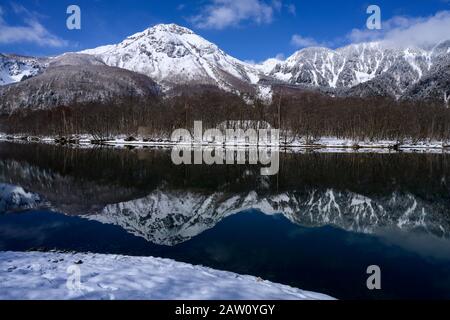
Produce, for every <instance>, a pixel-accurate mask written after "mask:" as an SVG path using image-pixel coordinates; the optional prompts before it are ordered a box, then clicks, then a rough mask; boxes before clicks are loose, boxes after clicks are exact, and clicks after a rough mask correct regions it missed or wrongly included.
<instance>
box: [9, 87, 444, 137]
mask: <svg viewBox="0 0 450 320" xmlns="http://www.w3.org/2000/svg"><path fill="white" fill-rule="evenodd" d="M200 120H201V121H203V125H204V128H213V127H216V126H217V125H219V124H221V123H223V122H225V121H247V120H255V121H254V122H253V123H254V125H255V126H256V125H257V124H256V123H258V121H259V122H260V121H265V122H268V123H269V124H270V125H271V126H272V127H274V128H280V129H281V133H282V137H283V138H284V139H286V140H289V139H295V138H304V139H306V140H308V141H311V142H314V141H315V140H316V139H318V138H319V137H323V136H330V137H337V138H350V139H355V140H372V141H373V140H381V139H389V140H397V141H399V142H401V141H403V140H405V139H412V140H413V141H419V140H426V139H437V140H443V141H447V140H450V109H447V108H445V107H443V106H441V105H439V104H433V103H425V102H406V101H403V102H400V101H394V100H392V99H385V98H365V99H362V98H333V97H329V96H324V95H321V94H318V93H314V92H301V93H295V94H292V93H283V92H282V91H278V92H277V93H276V94H275V95H274V97H273V100H272V103H270V104H264V103H262V102H260V101H256V102H254V103H253V104H251V105H249V104H248V103H245V102H244V101H243V100H242V99H241V98H239V97H238V96H236V95H233V94H228V93H224V92H219V91H214V90H211V91H205V92H201V93H198V94H191V95H182V96H177V97H172V98H167V99H163V100H152V101H146V100H142V99H137V98H121V99H116V100H114V101H110V102H104V103H100V102H91V103H87V104H73V105H70V106H61V107H58V108H54V109H51V110H38V111H31V110H21V111H19V112H15V113H13V114H11V115H4V116H2V117H1V118H0V131H2V132H6V133H8V134H21V135H28V136H30V135H31V136H43V135H49V136H61V137H67V136H72V135H81V134H90V135H92V136H94V137H95V138H96V139H99V140H102V139H107V138H111V137H113V136H116V135H128V136H130V137H138V136H142V137H143V138H152V137H165V138H168V137H170V134H171V133H172V132H173V131H174V130H175V129H178V128H186V129H190V128H192V126H193V123H194V121H200ZM250 123H252V122H250ZM255 129H257V128H255Z"/></svg>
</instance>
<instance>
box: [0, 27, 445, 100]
mask: <svg viewBox="0 0 450 320" xmlns="http://www.w3.org/2000/svg"><path fill="white" fill-rule="evenodd" d="M77 54H83V55H90V56H93V57H94V58H93V59H95V60H96V61H98V62H102V63H104V64H105V65H106V66H109V67H117V68H121V69H126V70H128V71H131V72H135V73H139V74H143V75H145V76H148V77H149V78H151V79H152V80H154V81H155V82H157V83H158V84H159V85H160V86H161V87H162V89H163V91H164V92H169V91H170V90H171V89H173V88H176V87H177V86H180V85H186V84H189V85H194V86H195V85H207V86H211V85H212V86H216V87H218V88H220V89H222V90H225V91H228V92H232V93H236V94H239V95H241V96H242V97H244V98H246V99H247V98H248V99H253V98H259V99H261V100H266V101H270V100H271V97H272V94H273V86H274V85H281V86H283V85H284V86H294V87H296V88H298V89H300V90H302V89H304V88H306V89H312V90H317V91H319V92H325V93H327V94H329V95H333V96H342V97H348V96H357V97H371V96H388V97H391V98H394V99H397V100H398V99H410V100H438V101H443V102H444V103H446V104H447V105H448V101H449V99H448V97H449V96H450V87H449V86H448V83H449V79H448V77H449V73H448V72H447V71H446V70H447V69H448V68H449V66H450V40H448V41H443V42H441V43H438V44H436V45H435V46H434V47H429V48H418V47H403V48H395V47H392V46H389V45H386V44H384V43H383V42H368V43H359V44H350V45H347V46H345V47H342V48H337V49H329V48H325V47H309V48H304V49H301V50H298V51H296V52H295V53H294V54H292V55H291V56H289V57H288V58H287V59H285V60H280V59H276V58H273V59H268V60H266V61H265V62H263V63H260V64H251V63H248V62H244V61H241V60H239V59H237V58H234V57H232V56H231V55H229V54H227V53H225V52H224V51H223V50H222V49H220V48H219V47H218V46H217V45H216V44H214V43H212V42H209V41H208V40H206V39H205V38H203V37H201V36H199V35H197V34H196V33H195V32H194V31H192V30H190V29H188V28H185V27H182V26H179V25H176V24H158V25H155V26H153V27H150V28H148V29H146V30H144V31H141V32H138V33H135V34H133V35H131V36H129V37H127V38H126V39H124V40H123V41H121V42H120V43H118V44H111V45H106V46H100V47H97V48H94V49H88V50H83V51H81V52H79V53H77ZM62 56H64V55H62ZM5 57H7V59H8V60H7V59H6V58H5ZM60 57H61V56H58V57H53V58H48V59H40V60H39V58H28V59H25V58H20V59H19V58H17V59H15V58H14V56H11V55H10V56H5V55H0V71H1V70H3V71H2V72H3V73H0V85H2V84H3V85H5V84H7V85H8V84H9V85H10V84H12V83H14V82H15V83H18V82H20V81H21V80H27V79H28V78H29V77H34V76H37V75H39V74H41V73H45V70H47V68H48V67H49V65H51V64H52V61H54V60H55V59H56V60H57V59H59V58H60ZM5 70H9V71H8V72H6V71H5ZM6 73H8V75H6ZM2 79H3V80H2ZM4 79H7V80H4ZM430 79H432V80H430ZM0 91H1V87H0Z"/></svg>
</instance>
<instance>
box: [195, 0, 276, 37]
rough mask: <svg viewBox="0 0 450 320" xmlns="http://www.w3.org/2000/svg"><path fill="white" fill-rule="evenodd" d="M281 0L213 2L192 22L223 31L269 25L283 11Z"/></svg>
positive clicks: (215, 0) (217, 0) (219, 0)
mask: <svg viewBox="0 0 450 320" xmlns="http://www.w3.org/2000/svg"><path fill="white" fill-rule="evenodd" d="M282 7H283V4H282V1H280V0H274V1H271V2H266V1H262V0H240V1H235V0H212V1H211V2H210V3H209V4H208V5H206V6H205V7H204V8H203V9H202V10H201V11H200V13H199V14H197V15H195V16H193V17H191V18H190V21H191V22H192V23H193V24H194V25H195V26H196V27H197V28H201V29H218V30H222V29H225V28H228V27H235V26H239V25H241V24H242V23H246V22H247V23H248V22H250V23H255V24H258V25H260V24H269V23H271V22H272V21H273V17H274V14H275V12H278V11H280V10H281V9H282Z"/></svg>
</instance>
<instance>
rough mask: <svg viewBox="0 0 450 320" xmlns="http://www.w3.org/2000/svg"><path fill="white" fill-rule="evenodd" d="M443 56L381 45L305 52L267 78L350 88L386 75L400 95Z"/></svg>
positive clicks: (442, 53)
mask: <svg viewBox="0 0 450 320" xmlns="http://www.w3.org/2000/svg"><path fill="white" fill-rule="evenodd" d="M442 55H447V52H445V53H444V52H441V53H437V52H435V51H433V50H425V49H420V48H404V49H399V48H392V47H387V46H385V45H384V44H383V43H381V42H372V43H362V44H354V45H349V46H347V47H343V48H339V49H336V50H331V49H327V48H319V47H313V48H306V49H303V50H300V51H298V52H296V53H295V54H293V55H292V56H291V57H289V58H288V59H287V60H286V61H284V62H281V63H278V64H276V65H275V66H274V67H273V69H272V70H271V71H270V72H269V75H271V76H273V77H275V78H277V79H279V80H283V81H287V82H289V83H291V84H304V85H310V86H313V87H329V88H351V87H354V86H356V85H359V84H361V83H365V82H367V81H370V80H373V79H375V78H376V77H379V76H382V75H385V74H388V75H390V76H391V77H393V78H394V79H395V82H396V83H395V85H396V86H397V87H398V89H399V90H400V91H404V90H406V88H407V87H408V86H410V85H412V84H414V83H417V82H418V81H419V80H420V79H421V78H422V76H423V75H424V74H426V73H427V72H428V71H429V70H430V69H431V66H432V65H433V63H434V62H435V61H436V60H437V59H439V58H441V57H442Z"/></svg>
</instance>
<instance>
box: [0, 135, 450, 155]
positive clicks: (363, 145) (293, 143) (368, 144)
mask: <svg viewBox="0 0 450 320" xmlns="http://www.w3.org/2000/svg"><path fill="white" fill-rule="evenodd" d="M0 141H12V142H19V141H21V142H40V143H47V144H72V145H78V146H84V147H87V146H94V145H98V144H102V145H109V146H117V147H124V146H133V147H152V146H153V147H174V146H179V147H183V148H185V147H191V146H193V145H192V144H187V143H180V142H177V141H171V140H170V139H167V138H157V137H156V138H152V139H143V138H134V137H126V136H117V137H114V138H111V139H105V140H101V141H99V140H98V139H95V138H94V137H92V136H89V135H81V136H71V137H67V138H60V137H32V136H21V135H15V136H11V135H6V134H2V133H0ZM195 146H198V145H197V144H196V145H195ZM201 146H203V147H226V148H228V147H238V148H240V147H267V145H259V144H250V143H248V142H245V141H237V142H236V141H232V142H231V141H230V142H229V143H220V144H219V143H215V142H213V141H203V142H202V143H201ZM271 146H272V147H274V146H278V147H280V148H293V149H296V148H297V149H302V148H303V149H315V150H320V149H330V150H355V151H358V150H359V151H361V150H370V149H372V150H391V151H419V152H426V151H429V152H436V151H450V142H448V141H437V140H418V141H413V140H408V139H406V140H404V141H401V142H399V141H395V140H374V141H370V140H355V139H343V138H336V137H322V138H318V139H315V140H313V141H311V140H308V141H307V140H305V139H304V138H296V139H293V138H292V139H288V140H287V141H286V140H284V139H280V143H279V144H278V145H274V144H273V145H271ZM271 146H269V147H271Z"/></svg>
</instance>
